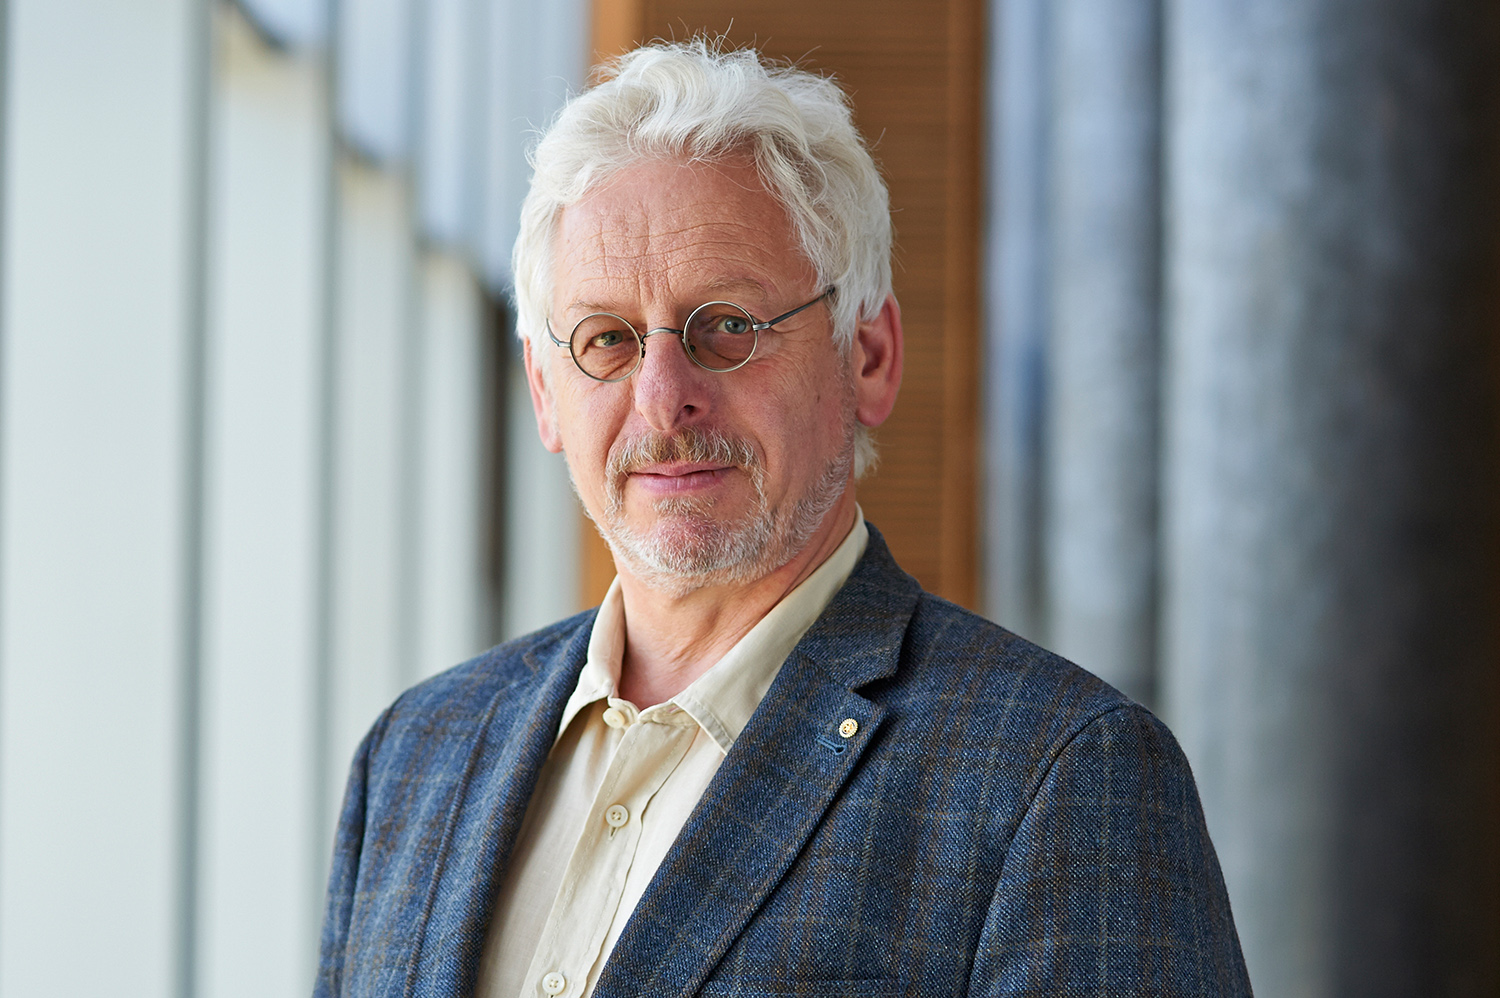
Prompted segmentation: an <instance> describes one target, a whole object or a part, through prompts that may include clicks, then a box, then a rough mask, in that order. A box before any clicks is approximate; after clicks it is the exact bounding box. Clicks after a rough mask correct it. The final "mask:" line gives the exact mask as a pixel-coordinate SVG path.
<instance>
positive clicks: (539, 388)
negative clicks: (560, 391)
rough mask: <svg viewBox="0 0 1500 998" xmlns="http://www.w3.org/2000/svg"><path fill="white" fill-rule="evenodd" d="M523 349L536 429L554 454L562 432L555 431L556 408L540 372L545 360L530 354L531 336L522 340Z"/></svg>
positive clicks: (543, 442)
mask: <svg viewBox="0 0 1500 998" xmlns="http://www.w3.org/2000/svg"><path fill="white" fill-rule="evenodd" d="M521 342H522V347H521V348H522V350H523V351H525V353H524V358H525V364H526V386H527V387H528V388H530V389H531V408H532V411H533V412H535V413H536V431H537V435H538V436H540V437H541V438H542V446H543V447H545V448H547V449H548V450H549V451H551V452H552V453H554V454H560V453H562V449H563V447H562V434H560V433H558V432H557V410H556V409H555V408H554V407H553V404H552V392H551V390H550V389H549V388H548V387H547V379H546V377H545V376H544V375H543V374H542V367H541V365H542V364H543V363H545V361H544V360H543V359H542V358H540V357H537V356H535V355H533V354H532V352H531V337H529V336H528V337H526V339H524V340H522V341H521Z"/></svg>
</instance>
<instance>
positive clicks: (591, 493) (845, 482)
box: [528, 162, 857, 592]
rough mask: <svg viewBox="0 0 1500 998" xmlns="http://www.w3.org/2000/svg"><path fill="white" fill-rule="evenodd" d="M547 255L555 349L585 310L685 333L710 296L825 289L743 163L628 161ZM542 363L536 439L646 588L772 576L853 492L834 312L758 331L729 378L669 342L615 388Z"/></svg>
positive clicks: (552, 356) (534, 361) (565, 223)
mask: <svg viewBox="0 0 1500 998" xmlns="http://www.w3.org/2000/svg"><path fill="white" fill-rule="evenodd" d="M555 259H556V260H557V264H556V270H555V272H554V282H555V292H554V296H553V301H552V309H551V312H550V314H549V319H550V322H551V324H552V328H553V331H554V332H555V333H556V334H557V335H558V336H559V338H562V339H566V338H567V335H568V332H569V331H570V330H572V328H573V326H574V324H575V323H577V321H578V320H579V319H581V318H582V317H583V316H585V315H587V314H589V313H591V312H613V313H615V314H617V315H620V316H622V317H624V318H626V319H628V320H629V321H630V322H631V323H633V324H634V325H635V326H636V328H637V329H640V330H642V331H646V330H651V329H656V328H660V327H664V326H665V327H671V328H675V329H680V328H682V326H683V323H684V322H685V320H686V319H687V316H688V313H689V312H691V311H692V309H693V308H694V307H695V306H697V305H700V304H702V303H703V302H707V301H720V300H722V301H730V302H733V303H735V304H737V305H740V306H742V307H743V308H744V309H746V310H747V311H748V312H749V313H750V314H751V315H752V316H754V317H755V318H756V319H758V320H764V319H768V318H771V317H774V316H777V315H780V314H781V313H783V312H786V311H788V310H789V309H792V308H795V307H796V306H798V305H801V304H803V303H804V302H806V301H808V300H810V299H812V298H814V297H816V296H817V295H818V294H819V292H821V291H822V290H823V289H822V288H821V287H819V286H818V284H817V277H816V273H815V272H814V270H813V268H812V266H811V264H810V263H809V262H808V261H807V260H806V259H805V257H804V256H803V254H802V252H801V249H800V247H799V246H798V243H797V240H796V237H795V234H794V233H793V231H792V227H791V223H790V220H789V219H788V218H787V216H786V213H785V212H784V211H783V210H782V208H781V206H780V205H779V204H777V202H776V201H775V199H774V198H773V197H772V196H771V195H770V194H769V193H767V192H766V190H765V189H764V187H763V185H762V184H761V182H760V180H759V177H758V176H757V174H756V173H755V171H754V169H753V168H752V167H750V166H748V165H736V164H728V165H726V164H694V165H684V164H678V163H663V162H652V163H643V164H639V165H636V166H634V167H631V168H629V169H627V170H625V171H623V172H622V173H620V174H618V175H617V176H615V177H614V178H612V179H611V180H610V181H609V182H608V183H607V184H606V185H605V186H603V187H601V188H600V189H598V190H596V191H594V192H592V193H591V194H590V195H589V196H588V197H586V198H585V199H583V200H582V201H580V202H578V203H577V204H574V205H571V206H569V207H568V208H566V209H564V210H563V212H562V216H561V219H560V225H559V231H558V236H557V244H556V246H555ZM537 353H540V356H538V355H537ZM537 353H529V354H528V374H529V375H530V376H531V381H532V391H533V401H534V402H535V403H536V406H537V418H538V423H539V425H540V427H541V431H542V439H543V442H544V443H546V444H547V445H548V447H549V448H550V449H552V450H561V451H563V452H564V453H565V454H566V456H567V460H568V467H569V470H570V472H571V473H572V476H573V483H574V487H575V488H576V489H577V491H578V494H579V496H580V498H581V499H582V500H583V503H584V506H585V507H586V508H587V510H588V512H589V515H590V516H592V517H593V519H594V521H595V522H596V523H597V524H598V525H599V528H600V531H601V532H602V533H603V534H604V536H605V539H606V540H607V541H608V542H609V543H610V546H611V548H612V549H613V550H614V553H615V559H616V562H617V565H618V566H619V567H620V568H621V569H622V570H628V571H630V572H631V573H632V574H634V575H636V576H637V577H639V578H642V579H643V580H645V581H647V582H648V583H650V584H653V585H657V586H659V587H663V588H668V589H672V590H676V591H679V592H686V591H691V590H692V589H695V588H698V587H700V586H703V585H709V584H715V583H728V582H737V581H746V580H749V579H753V578H757V577H760V576H763V575H765V574H767V573H769V572H771V571H773V570H775V569H776V568H779V567H781V566H782V565H784V564H786V563H787V562H788V561H789V560H790V559H791V558H792V557H793V556H794V555H795V554H796V553H797V552H798V551H799V550H801V548H802V547H803V546H804V545H806V544H807V542H808V539H809V538H810V537H811V536H812V535H813V533H814V532H815V531H816V530H817V528H818V526H819V525H820V524H821V523H822V522H823V519H824V517H825V516H826V515H827V514H828V512H829V510H831V509H832V508H833V507H834V506H835V505H836V504H837V503H838V502H839V500H840V499H841V498H842V497H843V495H844V493H845V491H846V490H847V489H848V487H849V486H850V484H851V482H852V477H853V476H852V464H853V438H854V428H855V426H856V425H857V423H856V399H855V388H854V384H853V379H852V378H851V373H850V361H849V357H848V356H846V355H845V352H844V351H842V350H840V349H839V348H837V347H836V346H835V345H834V343H833V339H832V322H831V316H830V312H829V309H828V305H827V303H820V304H818V305H814V306H813V307H812V308H809V309H807V310H806V311H803V312H801V313H799V314H797V315H796V316H794V317H792V318H790V319H787V320H785V321H783V322H781V323H778V324H777V325H776V326H775V327H774V328H773V329H768V330H765V331H763V332H761V334H760V341H759V345H758V346H757V348H756V351H755V356H754V357H753V358H752V359H751V360H750V362H749V363H748V364H746V365H745V366H744V367H742V368H740V369H739V370H736V371H731V372H728V373H722V374H720V373H714V372H712V371H707V370H704V369H703V368H701V367H699V366H697V365H696V364H694V363H693V361H692V360H691V359H689V357H688V355H687V353H686V351H685V350H684V349H683V346H682V341H681V339H680V338H679V337H676V336H673V335H671V334H665V333H663V334H658V335H655V336H651V337H649V338H648V339H647V340H646V355H645V358H644V359H643V360H642V362H641V365H640V367H639V368H638V369H637V370H636V372H635V373H634V374H633V375H632V376H631V377H629V378H628V379H626V380H624V381H621V382H617V383H602V382H597V381H594V380H592V379H590V378H588V377H587V376H585V375H584V374H583V373H582V372H581V371H579V370H578V369H577V368H576V367H575V366H574V364H573V361H572V359H571V358H570V356H569V354H568V351H567V350H566V349H565V348H558V347H553V346H552V345H551V344H550V343H548V344H547V345H546V346H544V347H542V348H541V349H540V350H539V351H537Z"/></svg>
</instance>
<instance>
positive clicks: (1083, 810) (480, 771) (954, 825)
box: [316, 528, 1250, 998]
mask: <svg viewBox="0 0 1500 998" xmlns="http://www.w3.org/2000/svg"><path fill="white" fill-rule="evenodd" d="M592 622H593V614H592V612H590V613H584V614H580V615H579V616H576V617H573V618H571V619H569V620H565V621H563V622H561V623H559V624H556V625H554V626H552V627H549V628H547V629H546V630H543V631H539V632H537V633H535V634H532V635H530V636H528V637H525V638H521V639H519V640H517V641H513V642H510V643H509V644H505V645H501V646H500V647H498V648H496V649H494V650H492V651H490V652H488V653H486V654H485V655H482V656H480V657H479V658H477V659H474V660H473V661H471V662H468V663H466V664H464V665H461V666H459V667H457V668H455V669H452V670H450V671H448V672H446V673H444V674H442V675H440V676H438V677H436V678H434V679H432V680H429V681H428V682H426V683H423V684H422V685H420V686H417V687H415V688H414V689H412V690H410V691H408V692H407V693H405V694H404V695H403V696H402V697H401V698H400V699H399V700H397V701H396V702H395V704H393V705H392V706H391V707H390V708H389V709H388V710H387V711H386V712H385V713H384V714H383V715H382V716H381V717H380V719H379V720H378V721H377V722H376V724H375V726H374V727H373V729H372V730H371V731H370V733H369V735H368V736H367V737H366V738H365V740H364V742H363V744H362V745H361V746H360V748H359V752H358V754H357V755H356V757H355V759H354V764H353V767H352V770H351V773H350V777H349V785H348V791H347V794H346V796H345V799H344V805H343V811H342V815H341V818H340V821H339V826H338V834H337V840H336V843H335V850H334V861H333V871H332V876H331V879H330V882H329V888H328V907H327V914H326V920H325V923H324V928H323V942H322V958H321V966H320V968H319V975H318V981H317V986H316V994H317V995H318V996H323V998H333V996H348V998H354V996H359V998H375V996H382V998H386V996H389V998H396V996H433V998H438V996H443V998H447V996H461V995H469V994H470V993H471V992H472V991H473V988H474V984H475V978H476V974H477V971H478V966H479V953H480V948H481V946H482V945H483V942H484V937H485V927H486V923H487V921H488V918H489V912H490V907H491V903H492V899H493V897H494V894H495V890H496V887H497V885H498V884H499V883H500V880H501V877H502V875H503V873H504V871H505V867H506V863H507V861H508V859H509V857H510V852H511V848H512V846H513V845H514V843H515V839H516V833H517V831H518V829H519V828H520V825H521V819H522V817H523V815H524V813H525V811H526V805H527V801H528V800H529V798H530V797H531V793H532V788H533V786H534V785H535V783H536V779H537V773H538V770H539V769H540V768H541V766H542V763H543V761H544V760H545V759H546V757H547V753H548V751H549V750H550V749H551V747H552V743H553V736H554V735H555V733H556V730H557V725H558V722H559V719H560V717H561V714H562V710H563V705H564V703H565V702H566V701H567V699H568V696H569V694H570V693H571V692H572V690H573V686H574V684H575V682H576V680H577V677H578V674H579V671H580V670H581V669H582V667H583V662H584V657H585V653H586V650H587V647H588V639H589V629H590V626H591V624H592ZM846 718H853V719H854V720H855V721H857V722H858V725H859V727H858V731H857V732H856V733H855V734H854V736H853V737H851V738H847V739H845V738H842V737H840V735H839V734H838V728H839V725H840V723H841V722H843V721H844V720H845V719H846ZM594 993H595V995H597V996H598V998H623V996H637V995H653V996H656V995H660V996H668V995H695V994H701V995H716V996H745V998H750V996H756V998H768V996H807V998H835V996H860V998H871V996H882V995H926V996H958V995H969V994H972V995H996V996H999V995H1012V996H1020V995H1035V996H1042V995H1046V996H1070V995H1091V996H1093V995H1110V996H1113V995H1151V996H1174V995H1248V994H1249V993H1250V985H1249V981H1248V979H1247V978H1246V975H1245V966H1244V961H1243V959H1242V957H1241V955H1240V946H1239V940H1238V938H1237V937H1236V935H1235V930H1234V923H1233V920H1232V919H1231V917H1230V912H1229V901H1228V898H1227V897H1226V895H1225V891H1224V882H1223V878H1222V877H1221V875H1220V872H1219V865H1218V861H1217V859H1216V858H1215V856H1214V851H1213V846H1212V845H1211V844H1210V842H1209V838H1208V833H1207V831H1206V830H1205V828H1204V824H1203V814H1202V810H1201V808H1200V806H1199V803H1198V795H1197V791H1196V789H1195V787H1194V784H1193V777H1192V774H1191V773H1190V772H1189V770H1188V764H1187V761H1186V760H1185V759H1184V758H1183V755H1182V752H1181V751H1180V750H1179V749H1178V747H1177V744H1176V742H1175V741H1174V740H1173V739H1172V736H1171V734H1170V733H1169V732H1168V731H1167V729H1166V728H1165V727H1163V726H1162V724H1161V723H1160V722H1158V721H1157V720H1156V719H1155V718H1154V717H1152V716H1151V715H1150V714H1149V713H1147V712H1146V711H1145V710H1144V709H1143V708H1141V707H1139V706H1137V705H1136V704H1134V703H1132V702H1131V701H1129V700H1127V699H1126V698H1125V697H1123V696H1122V695H1121V694H1119V693H1117V692H1116V691H1115V690H1113V689H1111V688H1110V687H1109V686H1107V685H1105V684H1104V683H1103V682H1101V681H1100V680H1098V679H1096V678H1094V677H1093V676H1091V675H1089V674H1088V673H1086V672H1084V671H1083V670H1081V669H1079V668H1077V667H1075V666H1073V665H1071V664H1070V663H1068V662H1065V661H1063V660H1062V659H1059V658H1057V657H1056V656H1054V655H1051V654H1049V653H1047V652H1045V651H1043V650H1041V649H1040V648H1037V647H1036V646H1034V645H1031V644H1028V643H1027V642H1025V641H1023V640H1021V639H1020V638H1018V637H1016V636H1014V635H1012V634H1010V633H1008V632H1007V631H1005V630H1002V629H1001V628H999V627H996V626H995V625H993V624H991V623H989V622H987V621H985V620H982V619H980V618H979V617H976V616H974V615H973V614H971V613H968V612H966V611H965V610H962V609H960V608H959V607H956V606H954V605H952V604H950V603H947V602H944V601H943V600H941V599H938V598H937V597H935V596H932V595H931V594H929V593H925V592H923V591H922V589H921V587H920V586H919V585H918V584H917V582H916V580H915V579H913V578H911V577H910V576H909V575H907V574H906V573H905V572H903V571H901V569H900V568H899V567H898V566H897V565H896V563H895V562H894V561H893V560H892V559H891V555H890V552H889V550H888V549H887V548H886V545H885V543H884V541H883V540H882V539H881V537H880V534H879V533H878V532H877V531H876V530H874V529H873V528H872V529H871V531H870V542H869V546H868V548H867V550H866V552H865V554H864V557H863V558H862V559H861V561H860V563H859V565H858V566H857V567H856V569H855V571H854V573H853V575H851V577H850V578H849V581H848V582H847V583H846V584H845V585H844V587H843V588H842V589H841V590H840V591H839V592H838V594H837V595H836V596H835V597H834V599H833V601H832V602H831V603H830V604H829V606H828V608H827V610H826V611H825V612H824V613H823V615H822V617H821V618H820V619H819V620H818V622H817V623H816V624H814V625H813V627H812V629H811V630H809V631H808V632H807V634H806V635H805V636H804V637H803V639H802V641H801V642H800V643H799V644H798V645H797V647H796V648H795V649H794V650H793V652H792V654H791V655H790V657H788V659H787V661H786V663H785V665H784V666H783V667H782V670H781V672H780V674H779V675H778V676H777V678H776V681H775V683H774V684H773V685H772V687H771V689H770V691H769V692H768V693H767V694H766V697H765V700H764V701H763V702H762V703H761V705H760V708H759V709H758V710H757V711H756V712H755V715H754V716H753V717H752V718H751V720H750V723H749V724H748V725H747V726H746V728H745V730H744V732H743V733H742V734H741V736H740V738H739V740H738V741H736V742H735V744H734V747H733V748H732V749H731V750H730V752H729V754H728V756H727V757H726V758H725V759H724V762H723V765H722V766H721V767H720V769H719V772H718V773H717V775H716V776H715V777H714V779H713V782H712V783H711V784H710V785H709V787H708V790H707V791H706V792H705V793H704V796H703V798H702V800H701V801H699V803H698V806H697V808H696V809H695V810H694V811H693V813H692V815H691V816H690V817H689V819H688V821H687V824H686V825H685V826H684V827H683V829H682V833H681V835H680V836H679V837H678V839H677V841H676V843H675V844H674V845H673V846H672V849H671V851H670V852H669V853H668V854H667V856H666V858H665V860H664V861H663V862H662V865H661V867H660V869H659V870H658V872H657V874H656V877H655V879H654V880H653V881H652V882H651V885H650V887H649V888H648V889H647V891H646V893H645V896H644V897H642V898H641V901H640V904H639V905H638V907H637V908H636V910H635V912H634V914H633V915H632V916H631V918H630V920H629V922H628V924H627V925H626V926H625V929H624V931H623V933H622V934H621V936H620V939H619V942H618V944H617V945H616V947H615V949H614V952H613V954H612V955H611V956H610V958H609V960H608V962H607V963H606V965H605V967H604V969H603V971H602V973H601V975H600V977H599V982H598V986H597V988H596V990H595V992H594Z"/></svg>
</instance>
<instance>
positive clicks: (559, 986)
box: [542, 970, 568, 995]
mask: <svg viewBox="0 0 1500 998" xmlns="http://www.w3.org/2000/svg"><path fill="white" fill-rule="evenodd" d="M567 986H568V979H567V978H566V977H564V976H563V975H561V974H559V973H558V972H557V971H555V970H554V971H553V972H552V973H550V974H548V975H547V976H546V977H543V978H542V990H543V991H545V992H547V993H548V994H549V995H560V994H562V992H563V989H564V988H566V987H567Z"/></svg>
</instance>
